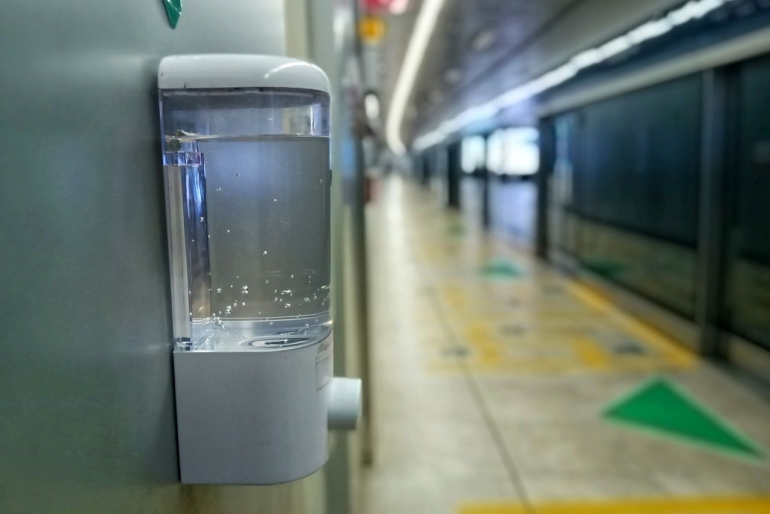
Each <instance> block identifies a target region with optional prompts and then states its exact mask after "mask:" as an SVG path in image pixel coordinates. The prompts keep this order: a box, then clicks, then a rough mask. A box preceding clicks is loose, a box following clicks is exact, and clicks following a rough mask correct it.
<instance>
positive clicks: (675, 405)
mask: <svg viewBox="0 0 770 514" xmlns="http://www.w3.org/2000/svg"><path fill="white" fill-rule="evenodd" d="M367 227H368V232H369V236H368V237H369V251H368V254H369V263H370V264H369V265H370V269H369V277H370V297H371V300H370V304H371V305H370V308H371V337H372V350H371V351H372V367H373V369H372V377H371V380H372V382H371V383H372V391H373V399H372V401H373V405H372V408H373V423H372V426H373V431H374V448H375V452H374V464H373V466H372V467H371V468H369V469H367V470H366V471H365V475H364V477H363V480H362V508H361V509H360V510H361V512H362V513H364V514H386V513H387V514H395V513H399V514H400V513H409V514H418V513H431V514H438V513H457V514H533V513H537V514H578V513H580V514H582V513H602V514H604V513H613V514H614V513H618V514H626V513H635V514H637V513H638V514H642V513H644V514H651V513H662V514H696V513H697V514H705V513H708V514H765V513H770V460H769V459H770V456H769V455H768V451H770V403H768V400H767V398H766V397H765V396H763V395H762V394H760V393H761V392H758V391H756V390H754V389H752V388H748V387H746V386H745V385H744V384H743V383H742V382H739V381H738V380H736V379H735V378H734V377H733V376H732V375H730V374H727V373H726V372H725V371H723V370H722V369H720V368H718V367H716V366H715V365H714V364H712V363H710V362H706V361H704V360H701V359H700V358H698V357H697V356H695V355H693V354H692V353H690V352H689V351H688V350H686V349H684V346H682V345H680V344H679V343H677V342H676V341H673V340H671V339H670V338H668V337H667V336H665V335H664V334H662V333H660V332H658V331H657V330H656V329H655V328H654V327H651V326H648V325H646V324H644V323H642V322H640V321H638V320H637V319H635V318H633V317H631V316H629V315H628V314H626V313H624V312H622V311H620V310H618V309H617V308H616V307H614V306H613V305H612V304H611V303H610V302H609V301H607V300H606V299H605V298H604V297H602V296H601V295H600V294H598V293H597V292H595V291H594V290H591V289H589V288H588V287H586V286H584V285H582V284H580V283H577V282H574V281H572V280H571V279H569V278H568V277H566V276H564V275H562V274H561V273H559V272H558V271H556V270H554V269H553V268H551V267H549V266H548V265H546V264H543V263H541V262H539V261H536V260H534V259H533V258H532V257H531V256H530V255H529V254H528V253H527V252H526V251H524V250H522V249H516V248H514V247H512V246H511V245H509V244H506V243H505V242H503V241H501V240H499V239H496V238H495V237H493V236H489V235H486V234H484V233H483V232H482V231H481V230H480V229H479V227H478V226H477V224H476V223H474V222H472V220H468V219H464V218H463V217H462V216H461V215H458V214H456V213H451V212H449V211H448V210H446V209H445V208H444V207H443V206H441V205H440V204H439V201H438V200H437V199H436V198H435V196H433V195H431V194H430V193H428V192H427V191H425V190H423V189H421V188H420V187H419V186H417V185H416V184H413V183H412V182H410V181H408V180H406V179H401V178H398V177H393V178H389V179H386V180H384V181H382V182H381V183H380V188H379V195H378V199H377V201H376V202H375V203H374V204H372V205H371V206H370V207H369V211H368V213H367Z"/></svg>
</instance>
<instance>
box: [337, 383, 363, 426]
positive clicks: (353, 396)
mask: <svg viewBox="0 0 770 514" xmlns="http://www.w3.org/2000/svg"><path fill="white" fill-rule="evenodd" d="M329 387H330V389H329V429H330V430H335V429H337V430H354V429H355V428H356V425H358V418H360V417H361V379H359V378H341V377H334V378H332V379H331V383H330V384H329Z"/></svg>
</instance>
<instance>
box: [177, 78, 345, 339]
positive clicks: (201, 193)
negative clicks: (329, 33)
mask: <svg viewBox="0 0 770 514" xmlns="http://www.w3.org/2000/svg"><path fill="white" fill-rule="evenodd" d="M162 113H163V125H164V141H163V145H164V172H165V183H166V197H167V207H168V213H167V214H168V219H169V243H170V248H171V273H172V291H173V298H172V304H173V310H174V339H175V341H176V343H177V346H178V348H180V349H182V350H191V351H214V350H216V351H251V350H268V349H279V348H283V347H286V346H293V345H301V344H311V343H313V342H316V341H319V340H322V339H324V338H326V337H327V336H328V335H329V333H330V332H331V323H332V321H331V317H330V313H329V310H330V297H329V282H330V266H331V261H330V204H329V191H330V183H331V172H330V169H329V139H328V128H329V127H328V95H326V94H325V93H321V92H317V91H305V90H284V89H273V90H265V89H260V90H240V91H227V92H221V91H196V92H194V93H191V92H189V91H170V92H164V93H163V95H162Z"/></svg>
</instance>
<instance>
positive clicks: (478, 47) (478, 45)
mask: <svg viewBox="0 0 770 514" xmlns="http://www.w3.org/2000/svg"><path fill="white" fill-rule="evenodd" d="M496 41H497V31H495V30H494V29H483V30H482V31H481V32H479V33H478V34H476V35H475V36H473V38H471V42H470V45H471V49H472V50H473V51H474V52H483V51H484V50H486V49H488V48H489V47H491V46H492V45H494V44H495V42H496Z"/></svg>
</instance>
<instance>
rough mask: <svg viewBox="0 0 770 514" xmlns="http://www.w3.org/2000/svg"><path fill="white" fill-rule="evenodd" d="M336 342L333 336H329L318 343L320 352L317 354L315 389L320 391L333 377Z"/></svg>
mask: <svg viewBox="0 0 770 514" xmlns="http://www.w3.org/2000/svg"><path fill="white" fill-rule="evenodd" d="M333 357H334V344H333V342H332V338H331V337H330V338H328V339H327V340H326V341H323V342H322V343H321V344H319V345H318V353H316V356H315V389H316V391H320V390H321V389H323V388H324V387H326V384H328V383H329V380H331V378H332V373H333V372H334V361H333Z"/></svg>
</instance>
